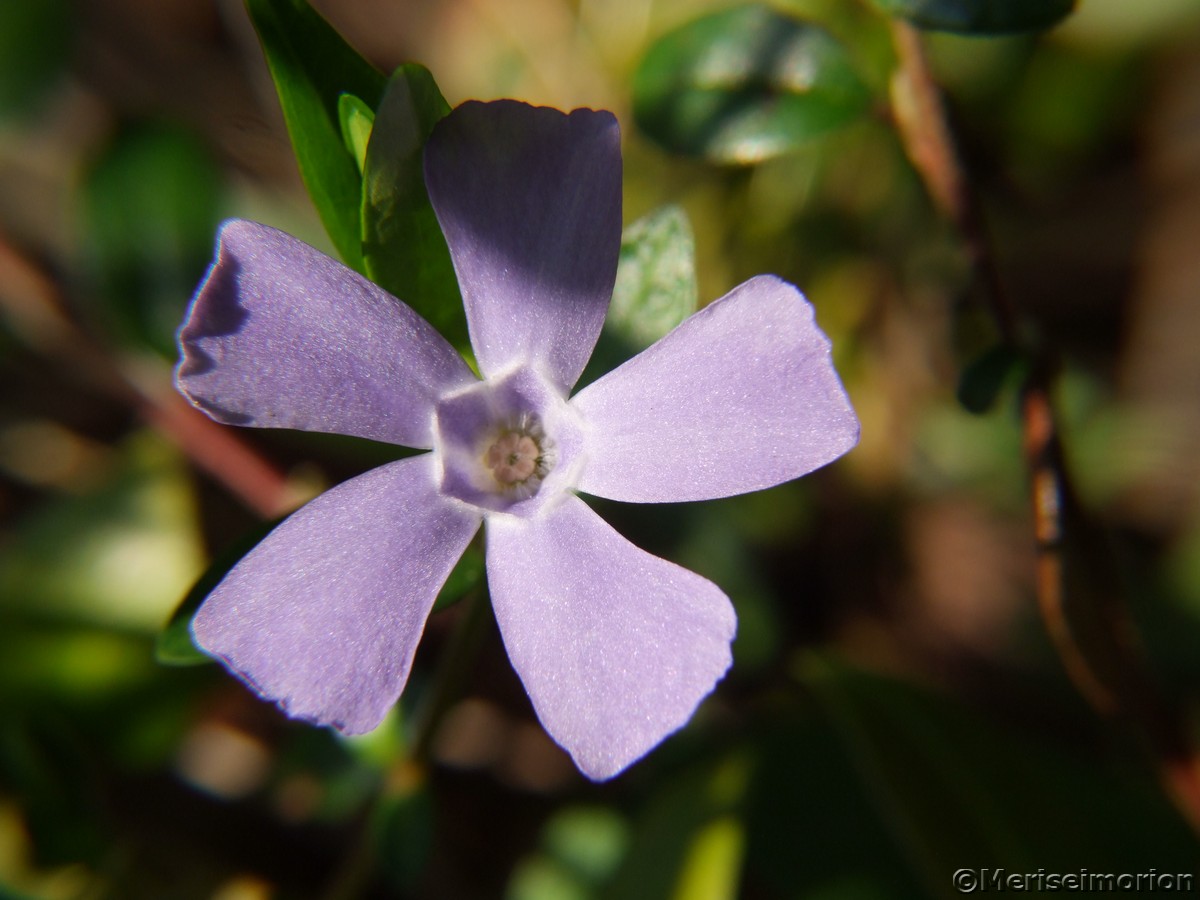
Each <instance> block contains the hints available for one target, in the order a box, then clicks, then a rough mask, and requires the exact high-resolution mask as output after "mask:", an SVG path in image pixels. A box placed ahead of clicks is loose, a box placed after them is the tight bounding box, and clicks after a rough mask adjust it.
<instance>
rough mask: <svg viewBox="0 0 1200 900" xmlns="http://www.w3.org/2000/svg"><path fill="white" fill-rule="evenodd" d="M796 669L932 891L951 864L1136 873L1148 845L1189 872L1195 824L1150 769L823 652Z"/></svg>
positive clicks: (945, 881) (941, 885)
mask: <svg viewBox="0 0 1200 900" xmlns="http://www.w3.org/2000/svg"><path fill="white" fill-rule="evenodd" d="M799 675H800V677H801V680H802V681H803V682H804V684H805V685H806V686H807V687H808V688H809V689H810V690H812V691H813V693H814V694H815V695H816V696H817V698H818V700H820V701H821V702H822V704H823V705H824V706H825V708H826V710H827V711H828V714H829V716H830V719H831V721H832V722H833V724H834V725H835V726H836V727H837V728H838V730H839V732H840V733H841V736H842V738H843V740H844V741H845V743H846V746H847V748H848V750H849V751H850V753H851V754H852V758H853V759H854V760H855V762H856V763H857V765H858V768H859V770H860V772H861V773H862V777H863V778H864V780H865V782H866V783H867V784H868V785H870V786H871V787H873V789H874V799H875V800H876V802H877V803H878V804H879V806H880V812H881V814H882V815H883V816H884V818H885V820H886V821H888V822H889V823H891V824H892V826H893V827H894V828H895V829H896V832H897V834H896V836H897V839H898V841H899V842H900V844H901V846H903V847H905V848H906V849H907V850H908V852H909V854H910V856H911V857H912V859H913V861H914V863H915V864H916V866H917V868H918V870H919V871H921V872H922V873H923V874H924V875H925V876H926V878H927V881H928V884H929V886H930V887H931V888H932V889H933V890H934V891H935V892H937V893H946V894H949V891H948V890H947V889H948V887H949V876H950V873H952V872H954V871H955V870H956V869H958V868H960V867H962V866H963V865H964V864H980V865H982V864H986V865H988V866H995V867H998V868H1011V869H1012V870H1013V871H1036V870H1037V869H1038V868H1039V867H1042V868H1046V869H1048V870H1053V869H1054V868H1055V867H1061V868H1062V869H1064V870H1065V869H1071V868H1079V867H1094V866H1105V867H1107V870H1108V871H1122V870H1123V869H1127V870H1129V871H1135V870H1136V869H1137V868H1138V866H1139V865H1144V864H1145V857H1144V848H1145V847H1153V848H1154V854H1155V856H1154V859H1155V864H1156V865H1158V866H1159V867H1160V868H1163V867H1165V868H1166V869H1171V868H1174V867H1175V866H1184V868H1182V869H1178V870H1177V871H1190V870H1189V869H1187V868H1186V867H1187V866H1188V865H1189V863H1188V860H1190V859H1193V858H1194V854H1195V845H1194V842H1193V839H1192V837H1191V835H1190V832H1189V831H1188V829H1187V828H1186V826H1185V825H1184V824H1183V822H1182V821H1181V820H1180V819H1179V818H1178V816H1177V815H1176V814H1175V812H1174V810H1173V809H1172V808H1171V807H1170V805H1169V804H1168V802H1167V801H1166V799H1165V798H1164V797H1163V796H1162V795H1161V794H1160V793H1159V792H1158V791H1157V789H1156V785H1155V783H1154V782H1153V781H1152V780H1150V779H1149V778H1146V779H1141V780H1139V779H1136V778H1131V777H1128V776H1127V775H1122V774H1121V773H1119V772H1117V771H1115V770H1114V771H1109V770H1107V769H1106V768H1104V767H1103V766H1101V765H1099V764H1098V763H1097V762H1094V761H1091V760H1088V759H1087V758H1086V757H1081V755H1080V753H1079V752H1078V751H1077V752H1076V753H1075V754H1074V755H1070V754H1068V753H1067V752H1065V749H1060V748H1058V747H1056V746H1054V745H1051V744H1049V743H1045V742H1041V743H1039V742H1036V741H1034V740H1033V739H1031V738H1030V737H1027V736H1025V735H1024V734H1022V733H1019V732H1015V731H1013V730H1011V729H1005V728H1002V727H1001V726H1000V725H999V724H997V723H993V722H991V721H990V720H988V719H987V718H985V717H984V716H982V715H980V714H979V713H977V712H975V711H973V710H971V709H969V708H966V707H963V706H961V705H959V704H958V703H956V702H954V701H952V700H951V699H949V698H948V697H942V696H938V695H936V694H933V693H931V692H928V691H924V690H921V689H919V688H917V687H914V686H911V685H906V684H904V683H902V682H899V681H895V680H892V679H888V678H884V677H881V676H876V675H870V674H867V673H865V672H861V671H857V670H854V669H851V668H849V667H847V666H845V665H843V664H841V663H838V662H836V661H834V660H832V659H830V658H827V657H819V656H816V655H815V654H814V655H808V656H806V657H804V658H803V662H802V664H801V665H800V667H799ZM964 861H969V862H966V863H964ZM974 861H985V862H979V863H976V862H974Z"/></svg>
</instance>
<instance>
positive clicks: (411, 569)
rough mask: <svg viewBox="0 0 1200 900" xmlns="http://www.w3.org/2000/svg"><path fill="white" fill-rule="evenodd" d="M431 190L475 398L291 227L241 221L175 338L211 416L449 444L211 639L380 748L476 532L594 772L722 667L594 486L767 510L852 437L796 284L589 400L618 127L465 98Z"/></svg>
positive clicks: (262, 573)
mask: <svg viewBox="0 0 1200 900" xmlns="http://www.w3.org/2000/svg"><path fill="white" fill-rule="evenodd" d="M425 181H426V186H427V188H428V191H429V196H430V200H431V201H432V204H433V207H434V210H435V212H436V213H437V217H438V220H439V222H440V223H441V226H442V229H443V231H444V233H445V236H446V240H447V243H448V245H449V248H450V253H451V257H452V260H453V263H454V267H455V270H456V272H457V275H458V280H459V286H460V288H461V290H462V295H463V301H464V304H465V306H466V313H467V319H468V324H469V327H470V336H471V342H472V346H473V348H474V350H475V356H476V359H477V361H478V364H479V369H480V371H481V372H482V374H483V379H482V380H480V379H479V378H477V377H476V376H475V375H474V374H473V373H472V371H471V370H470V368H468V366H467V365H466V364H465V363H464V362H463V360H462V358H461V357H460V356H459V355H458V353H456V352H455V350H454V349H453V348H452V347H451V346H450V345H449V344H448V343H447V342H446V341H445V340H443V338H442V337H441V336H440V335H439V334H438V333H437V332H436V331H435V330H434V329H433V328H432V327H431V326H430V325H428V324H427V323H426V322H425V321H424V320H423V319H421V318H420V317H419V316H418V315H417V314H416V313H415V312H413V311H412V310H411V309H410V308H409V307H408V306H406V305H405V304H404V303H402V302H400V301H398V300H396V299H395V298H394V297H392V296H391V295H389V294H387V293H386V292H384V291H383V290H382V289H380V288H379V287H377V286H375V285H374V284H372V283H370V282H369V281H367V280H366V279H364V278H362V277H360V276H359V275H357V274H356V273H354V272H352V271H350V270H349V269H347V268H346V267H344V266H342V265H341V264H340V263H338V262H336V261H334V260H332V259H330V258H328V257H326V256H324V255H323V254H321V253H319V252H317V251H316V250H313V249H312V248H310V247H308V246H307V245H305V244H303V243H301V242H300V241H298V240H295V239H294V238H291V237H289V236H287V235H285V234H283V233H281V232H279V231H276V230H274V229H271V228H268V227H266V226H263V225H258V224H254V223H252V222H245V221H231V222H229V223H227V224H226V225H225V226H224V227H223V229H222V231H221V234H220V239H219V243H218V250H217V256H216V259H215V261H214V262H213V265H212V267H211V269H210V270H209V273H208V275H207V277H206V278H205V280H204V282H203V283H202V284H201V286H200V288H199V290H198V291H197V294H196V297H195V299H194V300H193V303H192V306H191V309H190V311H189V313H188V316H187V320H186V321H185V323H184V325H183V327H182V329H181V331H180V343H181V345H182V350H183V358H182V361H181V362H180V365H179V369H178V374H177V379H178V384H179V387H180V389H181V390H182V391H183V392H184V393H185V394H186V395H187V396H188V397H189V398H190V399H191V401H192V402H193V403H194V404H195V405H196V406H198V407H199V408H200V409H202V410H204V411H205V412H206V413H208V414H209V415H210V416H212V417H213V418H215V419H216V420H218V421H220V422H226V423H230V424H236V425H253V426H259V427H281V428H298V429H305V430H310V431H325V432H336V433H339V434H350V435H357V436H360V437H366V438H373V439H375V440H381V441H389V442H392V443H395V444H401V445H404V446H406V447H414V448H422V449H428V450H430V451H431V452H429V453H425V454H421V455H417V456H412V457H409V458H406V459H402V460H399V461H398V462H393V463H390V464H388V465H384V466H381V467H379V468H377V469H374V470H372V471H369V472H367V473H366V474H363V475H360V476H358V477H356V478H353V479H351V480H349V481H346V482H344V483H343V484H341V485H339V486H337V487H335V488H333V489H332V490H330V491H327V492H326V493H324V494H323V495H321V496H320V497H318V498H316V499H315V500H313V501H312V502H311V503H309V504H308V505H306V506H304V507H303V508H302V509H300V510H299V511H298V512H296V513H294V514H293V515H292V516H291V517H289V518H288V519H287V520H285V521H284V522H283V523H282V524H281V525H279V526H278V527H277V528H276V529H275V530H274V531H273V532H272V533H271V534H270V535H269V536H268V537H267V538H266V539H265V540H264V541H262V543H260V544H259V545H258V547H256V548H255V549H254V550H253V551H252V552H251V553H250V554H249V555H247V556H246V557H245V558H244V559H243V560H242V561H241V562H240V563H239V564H238V565H237V566H235V567H234V568H233V569H232V570H231V571H230V572H229V574H228V575H227V576H226V577H225V579H224V580H223V581H222V582H221V583H220V584H219V585H218V586H217V587H216V589H215V590H214V591H213V592H212V593H211V594H210V595H209V597H208V598H207V600H206V601H205V602H204V605H203V606H202V607H201V608H200V610H199V612H198V613H197V614H196V617H195V620H194V622H193V634H194V636H195V638H196V641H197V643H198V644H199V645H200V646H201V647H203V648H204V649H205V650H206V651H207V652H208V653H210V654H212V655H214V656H216V657H218V658H220V659H221V660H222V661H224V662H225V664H226V665H227V666H228V667H229V668H230V669H231V670H232V671H233V672H235V673H236V674H237V675H238V676H239V677H241V678H242V679H243V680H244V681H246V682H247V683H248V684H249V685H250V686H251V687H253V688H254V689H255V690H257V691H258V692H259V693H260V694H261V695H263V696H264V697H266V698H269V699H271V700H275V701H277V702H278V703H279V705H280V706H282V707H283V709H284V710H286V711H287V713H288V714H289V715H292V716H295V717H299V718H303V719H307V720H311V721H313V722H317V723H321V724H328V725H332V726H334V727H336V728H338V729H340V730H342V731H344V732H347V733H360V732H365V731H369V730H371V729H373V728H374V727H375V726H376V725H378V724H379V722H380V721H381V720H382V718H383V717H384V715H385V714H386V713H387V711H388V709H389V708H390V707H391V706H392V705H393V704H394V703H395V702H396V700H397V698H398V697H399V696H400V693H401V690H402V689H403V687H404V683H405V680H406V679H407V677H408V673H409V668H410V666H411V664H412V659H413V654H414V652H415V650H416V646H417V642H418V641H419V639H420V637H421V632H422V630H423V628H424V623H425V619H426V617H427V616H428V615H429V611H430V608H431V607H432V605H433V602H434V600H435V598H436V596H437V594H438V591H439V589H440V588H441V586H442V584H443V583H444V581H445V579H446V577H447V576H448V575H449V573H450V570H451V569H452V568H453V566H454V564H455V562H456V561H457V560H458V558H459V557H460V555H461V554H462V553H463V551H464V549H465V548H466V546H467V544H468V543H469V542H470V541H471V539H472V537H473V536H474V535H475V533H476V531H477V530H478V529H479V527H480V524H481V523H483V522H486V523H487V530H486V555H487V579H488V586H489V590H490V593H491V599H492V605H493V608H494V610H495V615H496V620H497V622H498V623H499V627H500V632H501V635H502V637H503V640H504V644H505V647H506V648H507V651H508V655H509V658H510V659H511V661H512V664H513V666H514V667H515V669H516V671H517V673H518V674H519V675H520V677H521V680H522V682H523V683H524V685H525V688H526V690H527V691H528V693H529V696H530V698H531V700H532V701H533V706H534V709H535V710H536V712H537V715H538V717H539V718H540V720H541V722H542V724H543V725H544V726H545V728H546V730H547V731H548V732H549V734H550V735H551V736H552V737H553V738H554V739H555V740H556V741H557V742H558V743H559V744H561V745H562V746H563V747H564V748H566V750H567V751H568V752H569V753H570V754H571V756H572V757H573V758H574V760H575V762H576V764H577V765H578V766H579V768H580V769H581V770H582V771H583V772H584V774H586V775H588V776H589V777H591V778H593V779H604V778H609V777H611V776H613V775H615V774H616V773H618V772H620V771H621V770H622V769H624V768H625V767H627V766H628V765H630V763H632V762H633V761H634V760H636V759H638V758H639V757H641V756H642V755H643V754H645V753H646V752H647V751H648V750H649V749H650V748H652V747H653V746H654V745H656V744H657V743H658V742H659V741H661V740H662V739H663V738H664V737H665V736H666V735H668V734H670V733H671V732H672V731H674V730H676V729H677V728H679V727H681V726H682V725H683V724H684V723H685V722H686V721H687V720H688V719H689V718H690V717H691V715H692V713H693V711H694V710H695V708H696V706H697V705H698V704H699V703H700V701H701V700H702V699H703V698H704V697H705V696H706V695H707V694H708V693H709V692H710V691H711V690H712V688H713V686H714V684H715V683H716V682H717V680H719V679H720V678H721V677H722V676H723V675H724V673H725V672H726V670H727V669H728V668H729V665H730V661H731V657H730V643H731V641H732V639H733V636H734V631H735V628H736V620H735V616H734V612H733V608H732V606H731V604H730V602H729V599H728V598H727V597H726V596H725V594H724V593H722V592H721V590H720V589H719V588H718V587H716V585H714V584H712V583H711V582H709V581H707V580H706V579H704V578H702V577H700V576H699V575H696V574H695V573H693V572H690V571H687V570H686V569H683V568H681V567H679V566H677V565H675V564H673V563H670V562H667V561H665V560H662V559H659V558H657V557H654V556H651V555H650V554H648V553H646V552H644V551H642V550H639V549H638V548H637V547H635V546H634V545H633V544H631V543H629V542H628V541H626V540H625V539H624V538H623V537H622V536H621V535H619V534H618V533H617V532H616V531H614V530H613V529H612V528H611V527H610V526H609V525H607V524H606V523H605V522H604V521H603V520H602V519H601V518H600V517H599V516H597V515H596V514H595V513H594V512H592V510H591V509H590V508H589V507H588V506H587V505H586V504H585V503H584V502H583V501H582V500H580V499H579V497H578V496H577V495H576V491H579V492H583V493H588V494H594V495H597V496H600V497H608V498H612V499H615V500H622V501H630V502H640V503H655V502H674V501H683V500H704V499H709V498H715V497H726V496H730V495H732V494H739V493H743V492H747V491H754V490H759V489H761V488H766V487H769V486H771V485H775V484H779V483H780V482H783V481H787V480H789V479H792V478H795V477H797V476H799V475H803V474H805V473H806V472H809V471H811V470H813V469H815V468H817V467H819V466H822V465H824V464H825V463H828V462H830V461H831V460H833V459H835V458H836V457H838V456H840V455H841V454H842V453H844V452H845V451H846V450H848V449H849V448H850V447H852V446H853V445H854V443H855V442H856V440H857V438H858V421H857V419H856V418H855V415H854V412H853V410H852V409H851V407H850V404H849V402H848V400H847V398H846V395H845V392H844V390H843V389H842V386H841V383H840V382H839V380H838V377H837V375H836V373H835V372H834V370H833V367H832V363H831V361H830V353H829V341H828V339H827V338H826V337H825V336H824V335H823V334H822V333H821V332H820V330H819V329H818V328H817V327H816V325H815V324H814V322H813V312H812V308H811V307H810V306H809V304H808V303H807V302H806V301H805V300H804V298H803V297H802V296H801V295H800V294H799V292H798V291H797V290H796V289H795V288H794V287H792V286H791V285H789V284H787V283H785V282H783V281H780V280H779V279H777V278H774V277H770V276H760V277H757V278H753V279H751V280H750V281H748V282H746V283H745V284H743V285H741V286H740V287H738V288H736V289H734V290H733V291H732V292H730V293H729V294H728V295H726V296H725V297H723V298H722V299H720V300H717V301H716V302H714V303H712V304H710V305H709V306H707V307H706V308H704V309H702V310H701V311H700V312H698V313H696V314H695V315H693V316H691V317H690V318H689V319H687V320H686V321H685V322H683V323H682V324H681V325H680V326H679V327H678V328H676V329H675V330H674V331H672V332H670V333H669V334H667V335H666V336H665V337H664V338H662V339H661V340H660V341H658V342H657V343H656V344H654V345H653V346H651V347H650V348H649V349H647V350H646V351H644V352H643V353H641V354H640V355H638V356H636V357H635V358H633V359H631V360H630V361H629V362H627V363H625V364H624V365H622V366H620V367H619V368H617V369H615V370H614V371H612V372H610V373H609V374H607V375H606V376H604V377H602V378H600V379H599V380H598V381H595V382H594V383H592V384H591V385H589V386H588V387H586V388H584V389H583V390H582V391H580V392H579V393H577V394H576V395H575V396H573V397H572V396H570V390H571V387H572V386H573V385H574V384H575V382H576V380H577V379H578V378H579V375H580V373H581V372H582V370H583V367H584V364H585V363H586V362H587V360H588V357H589V356H590V355H591V352H592V349H593V347H594V345H595V343H596V339H597V337H598V335H599V333H600V328H601V325H602V323H603V320H604V316H605V312H606V310H607V307H608V303H609V299H610V296H611V293H612V288H613V284H614V280H615V276H616V265H617V255H618V251H619V247H620V235H621V157H620V144H619V133H618V128H617V122H616V120H615V118H614V117H613V116H612V115H611V114H610V113H607V112H597V111H593V110H587V109H580V110H575V111H574V112H572V113H570V114H569V115H568V114H564V113H561V112H559V111H557V110H553V109H547V108H535V107H531V106H527V105H525V104H521V103H517V102H514V101H499V102H494V103H476V102H472V103H467V104H464V105H463V106H460V107H458V108H457V109H456V110H454V111H453V112H452V113H450V114H449V115H448V116H447V117H446V118H445V119H443V120H442V121H441V122H440V123H439V124H438V125H437V126H436V128H435V129H434V132H433V134H432V136H431V137H430V139H429V142H428V144H427V146H426V150H425Z"/></svg>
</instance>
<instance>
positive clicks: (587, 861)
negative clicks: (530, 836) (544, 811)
mask: <svg viewBox="0 0 1200 900" xmlns="http://www.w3.org/2000/svg"><path fill="white" fill-rule="evenodd" d="M538 844H539V846H538V849H537V850H536V851H535V852H534V853H533V854H531V855H530V856H527V857H526V858H525V859H524V860H522V861H521V862H520V863H519V864H518V865H517V867H516V868H515V869H514V870H513V874H512V877H511V879H510V880H509V883H508V888H507V890H506V891H505V894H504V896H505V898H506V900H566V898H576V897H577V898H580V900H586V898H595V897H597V896H599V895H600V891H601V890H602V888H603V887H604V885H605V884H607V882H608V881H609V880H610V879H611V878H612V877H613V874H614V872H615V871H616V869H617V867H618V866H619V865H620V862H621V860H622V858H623V857H624V856H625V854H626V853H627V852H628V849H629V826H628V824H627V823H626V821H625V819H624V817H623V816H621V815H620V814H619V813H617V812H616V811H614V810H612V809H609V808H607V807H604V806H567V807H564V808H562V809H560V810H559V811H558V812H556V813H555V814H554V815H552V816H551V817H550V818H549V819H548V820H547V821H546V824H545V825H543V826H542V833H541V838H540V840H539V841H538Z"/></svg>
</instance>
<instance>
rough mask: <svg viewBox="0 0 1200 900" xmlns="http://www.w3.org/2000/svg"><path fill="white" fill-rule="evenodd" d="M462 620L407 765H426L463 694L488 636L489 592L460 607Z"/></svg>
mask: <svg viewBox="0 0 1200 900" xmlns="http://www.w3.org/2000/svg"><path fill="white" fill-rule="evenodd" d="M458 606H459V619H458V621H457V622H455V624H454V630H453V632H452V633H451V634H450V639H449V641H448V642H447V644H446V647H445V649H444V650H443V651H442V654H441V659H440V660H439V663H438V668H437V671H435V672H434V675H433V683H432V684H431V685H430V687H429V690H428V691H426V693H425V696H424V698H423V699H422V702H421V705H420V706H419V707H418V708H417V710H416V712H415V713H414V715H413V723H412V727H411V729H410V731H409V745H408V755H407V761H409V762H410V763H414V762H415V763H417V764H419V765H424V764H425V763H427V762H428V761H429V750H430V747H431V745H432V743H433V739H434V737H435V736H436V735H437V729H438V725H440V724H441V721H442V717H443V716H444V715H445V714H446V712H447V710H449V709H450V707H451V706H452V705H453V704H454V701H455V700H457V699H458V697H459V695H460V694H461V693H462V689H463V685H464V684H465V682H466V679H467V674H468V671H469V666H470V665H471V664H472V663H473V662H474V660H475V657H476V655H477V652H478V650H479V647H480V645H481V644H482V643H483V639H484V638H485V637H486V636H487V633H488V625H489V623H490V620H491V616H490V615H489V613H490V611H491V605H490V604H489V603H488V599H487V592H486V591H484V590H482V589H480V588H475V589H474V590H472V591H470V592H468V594H467V596H466V597H464V598H463V599H462V600H460V601H459V603H458Z"/></svg>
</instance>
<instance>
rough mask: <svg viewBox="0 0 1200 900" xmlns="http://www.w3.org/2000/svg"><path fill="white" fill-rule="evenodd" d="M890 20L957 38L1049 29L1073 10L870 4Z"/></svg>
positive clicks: (1064, 6) (1016, 2)
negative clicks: (954, 35)
mask: <svg viewBox="0 0 1200 900" xmlns="http://www.w3.org/2000/svg"><path fill="white" fill-rule="evenodd" d="M874 3H875V5H876V6H878V7H879V8H880V9H881V10H883V11H884V12H885V13H887V14H888V15H890V16H899V17H902V18H905V19H908V20H909V21H910V22H912V23H913V24H914V25H916V26H917V27H919V28H927V29H930V30H931V31H953V32H957V33H959V34H975V35H988V34H1012V33H1014V32H1020V31H1039V30H1041V29H1043V28H1050V27H1051V26H1053V25H1056V24H1057V23H1058V22H1060V21H1062V19H1064V18H1066V17H1067V16H1068V15H1069V14H1070V13H1071V12H1072V11H1073V10H1074V9H1075V0H874Z"/></svg>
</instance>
